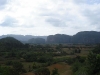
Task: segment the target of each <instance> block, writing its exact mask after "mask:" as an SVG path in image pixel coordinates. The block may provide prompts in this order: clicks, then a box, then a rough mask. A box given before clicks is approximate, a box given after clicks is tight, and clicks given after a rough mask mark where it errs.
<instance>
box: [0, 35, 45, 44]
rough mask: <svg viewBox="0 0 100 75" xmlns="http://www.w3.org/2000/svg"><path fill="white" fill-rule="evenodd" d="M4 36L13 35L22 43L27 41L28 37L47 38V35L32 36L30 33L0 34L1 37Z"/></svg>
mask: <svg viewBox="0 0 100 75" xmlns="http://www.w3.org/2000/svg"><path fill="white" fill-rule="evenodd" d="M5 37H14V38H15V39H17V40H19V41H21V42H23V43H27V42H28V41H29V40H30V39H32V38H43V39H45V40H46V39H47V36H32V35H25V36H24V35H15V34H9V35H2V36H0V39H1V38H5Z"/></svg>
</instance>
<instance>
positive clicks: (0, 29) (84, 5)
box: [0, 0, 100, 35]
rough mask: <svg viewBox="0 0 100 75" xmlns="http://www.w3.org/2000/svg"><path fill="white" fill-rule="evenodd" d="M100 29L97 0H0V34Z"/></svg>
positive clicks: (42, 33) (73, 32)
mask: <svg viewBox="0 0 100 75" xmlns="http://www.w3.org/2000/svg"><path fill="white" fill-rule="evenodd" d="M92 30H93V31H100V0H0V35H5V34H22V35H51V34H58V33H60V34H68V35H73V34H76V33H77V32H79V31H92Z"/></svg>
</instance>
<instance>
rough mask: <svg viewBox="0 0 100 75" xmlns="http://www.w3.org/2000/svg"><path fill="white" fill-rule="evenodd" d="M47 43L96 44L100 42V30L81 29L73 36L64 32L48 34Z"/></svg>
mask: <svg viewBox="0 0 100 75" xmlns="http://www.w3.org/2000/svg"><path fill="white" fill-rule="evenodd" d="M47 43H73V44H97V43H100V32H96V31H82V32H78V33H77V34H75V35H73V36H69V35H64V34H56V35H49V36H48V37H47Z"/></svg>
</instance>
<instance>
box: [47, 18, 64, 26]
mask: <svg viewBox="0 0 100 75" xmlns="http://www.w3.org/2000/svg"><path fill="white" fill-rule="evenodd" d="M46 22H48V23H50V24H51V25H53V26H55V27H63V26H66V23H65V22H63V21H62V20H60V19H56V18H49V19H47V20H46Z"/></svg>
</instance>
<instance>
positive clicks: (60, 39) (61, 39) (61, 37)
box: [47, 34, 71, 43]
mask: <svg viewBox="0 0 100 75" xmlns="http://www.w3.org/2000/svg"><path fill="white" fill-rule="evenodd" d="M70 42H71V36H69V35H65V34H56V35H50V36H48V37H47V43H70Z"/></svg>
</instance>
